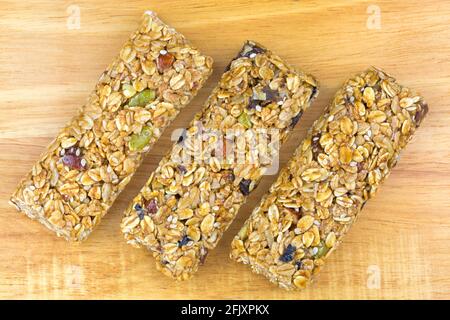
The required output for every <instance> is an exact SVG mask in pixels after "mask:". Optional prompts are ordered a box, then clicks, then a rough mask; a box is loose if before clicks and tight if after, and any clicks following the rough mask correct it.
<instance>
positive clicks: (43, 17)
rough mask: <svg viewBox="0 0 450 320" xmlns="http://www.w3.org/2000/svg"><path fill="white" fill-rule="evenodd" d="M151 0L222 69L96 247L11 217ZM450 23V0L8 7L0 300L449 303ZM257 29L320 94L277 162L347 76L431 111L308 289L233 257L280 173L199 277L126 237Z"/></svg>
mask: <svg viewBox="0 0 450 320" xmlns="http://www.w3.org/2000/svg"><path fill="white" fill-rule="evenodd" d="M373 4H376V6H375V7H374V6H373ZM70 5H75V6H77V7H78V8H79V10H80V28H79V29H77V28H76V16H75V20H73V18H74V14H75V15H76V12H77V7H70V8H69V6H70ZM149 5H151V7H148V6H149ZM146 9H152V10H154V11H156V12H158V13H159V15H160V16H161V18H162V19H163V20H164V21H166V22H167V23H170V24H171V25H173V26H174V27H176V28H177V29H178V30H179V31H181V32H182V33H184V34H185V35H186V36H187V37H188V38H189V39H191V40H192V41H193V42H194V43H195V44H196V45H197V46H198V47H199V48H200V49H201V50H202V51H203V52H205V53H207V54H209V55H212V56H213V57H214V59H215V61H216V62H215V71H214V75H213V76H212V77H211V79H210V80H209V81H208V83H207V85H206V87H205V88H204V89H203V90H202V91H201V93H200V94H199V96H198V97H197V98H196V99H195V100H194V101H193V103H192V104H191V105H190V106H189V107H187V108H186V109H185V110H183V111H182V113H181V114H180V116H179V117H178V118H177V120H176V121H175V123H174V124H173V126H171V128H170V129H168V130H167V131H166V132H165V134H164V137H163V138H162V139H161V140H160V141H159V142H158V143H157V145H156V147H155V148H154V149H153V151H152V152H151V154H150V155H149V156H148V157H147V158H146V160H145V163H144V165H143V166H142V167H141V169H140V170H139V172H138V173H137V174H136V176H135V178H134V179H133V180H132V182H131V183H130V184H129V186H128V187H127V189H126V191H125V192H124V193H123V194H122V195H121V196H120V198H119V199H118V201H117V202H116V204H115V205H114V207H113V208H112V210H111V211H110V213H109V214H108V215H107V216H106V218H105V219H104V220H103V222H102V224H101V225H100V226H99V228H98V229H97V230H96V231H95V232H94V233H93V234H92V236H91V237H90V238H89V239H88V240H87V242H85V243H82V244H68V243H66V242H65V241H64V240H62V239H58V238H56V237H55V236H54V235H53V234H51V233H50V232H48V231H47V230H46V229H45V228H44V227H43V226H41V225H40V224H38V223H36V222H32V221H30V220H29V219H28V218H26V217H25V216H24V215H22V214H18V213H16V211H15V210H14V209H13V208H12V207H11V206H9V205H8V204H7V199H8V198H9V196H10V194H11V193H12V191H13V189H14V188H15V187H16V185H17V183H18V182H19V180H20V179H21V178H22V176H23V175H24V174H25V173H27V172H28V170H30V168H31V166H32V164H33V163H34V162H35V161H36V160H37V157H38V155H39V154H40V153H41V152H42V151H43V150H44V148H45V146H46V145H47V144H48V143H49V142H50V140H51V139H52V138H53V137H54V136H55V135H56V133H57V132H58V130H59V128H60V127H61V126H62V125H63V124H65V123H66V121H68V120H69V119H70V118H71V117H72V116H73V115H74V114H75V112H76V109H77V108H78V107H79V106H80V105H81V104H83V103H84V101H85V100H86V98H87V96H88V94H89V93H90V91H91V90H92V88H93V87H94V85H95V82H96V81H97V79H98V76H99V75H100V73H101V72H102V71H103V70H104V68H105V67H106V66H107V65H108V64H109V62H110V61H111V60H112V58H113V56H115V55H116V54H117V53H118V50H119V48H120V46H121V45H122V43H123V42H124V41H125V39H126V38H127V37H128V35H129V34H130V33H131V32H132V31H133V30H134V29H135V28H136V25H137V22H138V20H139V18H140V15H141V14H142V13H143V11H144V10H146ZM378 11H379V12H378ZM378 13H379V14H378ZM378 18H379V19H380V20H378ZM68 19H69V20H68ZM378 22H380V24H379V25H378ZM74 23H75V24H74ZM449 23H450V3H449V2H448V1H439V0H421V1H419V0H415V1H406V0H405V1H381V0H378V1H357V0H353V1H350V0H339V1H336V0H333V1H323V0H322V1H318V0H316V1H309V0H302V1H281V0H277V1H266V0H259V1H238V0H234V1H225V0H222V1H213V0H203V1H187V0H176V1H169V0H164V1H111V0H109V1H105V0H101V1H95V2H94V1H87V0H83V1H82V0H77V1H75V2H74V1H70V2H69V1H41V0H35V1H33V2H32V3H29V2H26V1H25V2H24V1H12V0H4V1H2V2H1V4H0V31H1V32H0V47H1V49H0V102H1V104H0V112H1V114H0V177H1V178H0V179H1V182H0V186H1V188H0V243H1V245H0V256H1V262H0V298H63V299H67V298H100V299H103V298H137V299H147V298H160V299H166V298H175V299H176V298H180V299H181V298H182V299H195V298H231V299H251V298H256V299H262V298H267V299H272V298H277V299H350V298H356V299H366V298H394V299H396V298H408V299H412V298H425V299H430V298H447V299H448V298H450V252H449V247H450V140H449V136H450V126H449V125H448V124H449V123H450V109H449V108H450V98H449V97H450V89H449V88H450V59H449V55H450V29H449ZM74 26H75V28H74ZM68 27H69V28H68ZM377 27H379V28H377ZM246 39H254V40H256V41H259V42H261V43H262V44H264V45H266V46H268V47H269V48H271V49H272V50H273V51H274V52H276V53H278V54H280V55H281V56H282V57H284V58H285V59H286V60H287V61H289V62H290V63H292V64H294V65H297V66H299V67H301V68H303V69H304V70H306V71H308V72H311V73H312V74H314V75H315V76H316V77H317V78H318V79H319V80H320V82H321V94H320V96H319V99H318V100H317V102H315V104H314V106H313V107H312V108H311V109H310V110H309V111H308V112H306V114H305V116H304V118H303V119H302V120H301V122H300V123H299V124H298V126H297V128H296V129H295V133H294V134H293V137H291V139H290V140H289V141H288V143H287V144H285V145H284V146H283V148H282V157H281V163H282V164H285V163H286V161H287V160H288V159H289V157H290V156H291V155H292V152H293V150H294V148H295V147H296V145H297V144H298V142H299V140H300V139H302V138H303V137H304V135H305V133H306V130H307V128H308V127H309V126H310V125H311V124H312V122H313V121H314V119H316V118H317V117H318V116H319V114H320V113H321V112H322V110H323V108H324V107H325V105H326V104H327V103H328V102H329V101H330V99H331V98H332V96H333V95H334V93H335V91H336V90H337V88H338V87H339V86H340V85H341V84H342V82H343V81H344V80H345V79H347V78H348V77H349V76H350V75H352V74H354V73H357V72H359V71H361V70H363V69H365V68H366V67H368V66H370V65H376V66H380V67H382V68H384V69H385V70H386V71H388V72H389V73H391V74H393V75H395V76H396V78H397V79H398V80H399V82H400V83H402V84H404V85H407V86H410V87H412V88H415V89H418V90H419V91H420V92H421V93H422V94H423V95H424V96H425V97H426V99H427V100H428V102H429V105H430V113H429V116H428V118H427V119H426V120H425V122H424V124H423V126H422V127H421V128H420V130H419V131H418V134H417V136H416V137H415V138H414V140H413V142H412V143H411V144H410V146H408V148H407V150H405V152H404V153H403V155H402V159H401V161H400V164H399V165H398V166H397V167H396V168H395V170H394V172H393V173H392V175H391V176H390V178H389V179H388V181H387V183H386V184H385V185H384V186H383V187H382V188H381V190H380V192H379V194H378V195H377V197H376V198H375V199H374V200H373V201H370V202H369V203H368V205H367V206H366V208H365V209H364V214H363V215H362V216H361V218H360V219H359V221H358V223H357V224H356V225H355V226H354V228H353V229H352V231H351V232H350V234H349V235H348V236H347V238H346V239H345V241H344V243H343V245H342V246H341V247H340V248H339V250H337V251H336V252H335V253H334V254H333V255H332V257H331V258H330V259H329V261H328V263H327V265H326V267H325V268H324V269H323V272H322V273H321V275H320V277H319V280H318V281H317V282H316V283H315V284H314V285H313V286H312V287H310V288H309V289H307V290H305V291H303V292H294V293H293V292H285V291H283V290H281V289H278V288H277V287H275V286H273V285H271V284H270V283H268V282H267V281H266V280H265V279H264V278H263V277H261V276H258V275H255V274H253V273H251V272H250V270H249V268H247V267H246V266H243V265H240V264H236V263H234V262H232V261H231V260H230V259H228V253H229V245H230V241H231V239H232V237H233V235H234V234H235V233H236V231H237V230H238V229H239V226H240V225H241V224H242V222H243V221H244V219H246V217H247V216H248V215H249V214H250V212H251V210H252V208H253V207H254V206H255V205H256V204H257V203H258V201H259V199H260V197H261V196H262V195H263V194H264V193H265V192H266V191H267V189H268V187H269V186H270V184H271V182H272V181H273V180H274V178H275V176H266V177H265V178H264V179H263V182H262V183H261V185H260V186H259V187H258V189H257V190H256V191H255V192H253V193H252V195H251V197H250V200H249V201H248V204H246V205H245V206H244V207H243V208H242V209H241V211H240V213H239V216H238V218H237V219H236V221H235V222H234V223H233V225H232V226H231V227H230V229H229V231H228V232H227V233H226V235H225V237H224V238H223V239H222V241H221V242H220V244H219V246H218V248H217V249H216V250H215V251H213V252H212V253H211V254H210V255H209V257H208V260H207V263H206V265H205V266H204V267H202V268H201V270H200V271H199V272H198V274H197V275H196V277H195V278H194V279H193V280H191V281H188V282H183V283H175V282H173V281H172V280H170V279H168V278H166V277H163V276H161V274H160V273H159V272H158V271H156V269H155V267H154V261H153V258H152V257H151V255H150V254H149V253H147V252H146V251H145V250H138V249H134V248H132V247H130V246H128V245H127V244H125V242H124V240H123V238H122V236H121V233H120V231H119V222H120V219H121V215H122V212H123V210H124V208H125V207H126V205H127V203H128V202H129V201H130V200H131V198H132V197H133V195H134V194H135V193H136V192H137V191H138V190H139V189H140V187H141V186H142V185H143V183H144V182H145V181H146V179H147V177H148V175H149V173H150V172H151V171H152V170H153V169H154V168H155V167H156V165H157V163H158V161H159V160H160V158H161V157H162V155H163V154H165V153H166V152H167V151H168V150H169V148H170V146H171V145H172V143H171V141H170V134H171V132H172V131H173V130H174V129H176V128H181V127H184V126H186V125H187V124H188V122H189V121H190V119H191V118H192V116H193V114H194V113H195V112H196V111H198V110H200V108H201V105H202V103H203V102H204V101H205V99H206V97H207V95H208V94H209V92H210V90H211V89H212V88H213V86H214V84H215V83H216V82H217V80H218V79H219V77H220V75H221V73H222V71H223V70H224V68H225V66H226V65H227V63H228V62H229V61H230V59H231V58H232V57H234V56H235V54H236V52H237V50H238V49H239V48H240V47H241V44H242V43H243V41H244V40H246ZM378 280H379V281H378Z"/></svg>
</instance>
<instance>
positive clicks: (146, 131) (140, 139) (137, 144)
mask: <svg viewBox="0 0 450 320" xmlns="http://www.w3.org/2000/svg"><path fill="white" fill-rule="evenodd" d="M152 133H153V130H152V128H150V127H144V128H143V129H142V131H141V132H140V133H139V134H133V135H132V136H131V139H130V142H129V144H128V146H129V148H130V150H132V151H140V150H142V149H144V148H145V147H146V146H147V144H148V143H149V142H150V139H151V138H152Z"/></svg>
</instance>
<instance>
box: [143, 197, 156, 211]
mask: <svg viewBox="0 0 450 320" xmlns="http://www.w3.org/2000/svg"><path fill="white" fill-rule="evenodd" d="M145 209H146V210H147V212H148V213H150V214H155V213H157V212H158V204H157V203H156V199H150V200H149V201H147V202H146V203H145Z"/></svg>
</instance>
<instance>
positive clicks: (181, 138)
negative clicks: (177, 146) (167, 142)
mask: <svg viewBox="0 0 450 320" xmlns="http://www.w3.org/2000/svg"><path fill="white" fill-rule="evenodd" d="M184 139H186V129H185V130H183V132H182V133H181V134H180V136H179V137H178V140H177V143H182V142H183V141H184Z"/></svg>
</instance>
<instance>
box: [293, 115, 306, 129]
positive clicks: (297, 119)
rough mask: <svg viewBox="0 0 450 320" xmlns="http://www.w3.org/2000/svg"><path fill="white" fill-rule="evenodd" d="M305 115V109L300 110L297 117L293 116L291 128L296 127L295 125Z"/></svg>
mask: <svg viewBox="0 0 450 320" xmlns="http://www.w3.org/2000/svg"><path fill="white" fill-rule="evenodd" d="M302 115H303V111H300V112H299V113H298V114H297V115H296V116H295V117H293V118H292V120H291V125H290V127H291V129H294V127H295V126H296V125H297V123H298V121H299V120H300V118H301V117H302Z"/></svg>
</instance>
